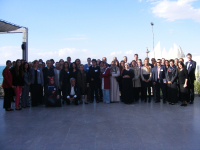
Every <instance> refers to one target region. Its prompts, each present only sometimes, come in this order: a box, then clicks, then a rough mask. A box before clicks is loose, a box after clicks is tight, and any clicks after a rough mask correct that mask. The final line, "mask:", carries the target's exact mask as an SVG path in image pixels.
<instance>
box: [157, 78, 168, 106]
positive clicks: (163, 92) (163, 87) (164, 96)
mask: <svg viewBox="0 0 200 150" xmlns="http://www.w3.org/2000/svg"><path fill="white" fill-rule="evenodd" d="M155 87H156V100H157V101H160V89H161V90H162V94H163V102H165V101H166V86H165V84H164V83H163V82H162V81H161V80H158V81H157V82H156V85H155Z"/></svg>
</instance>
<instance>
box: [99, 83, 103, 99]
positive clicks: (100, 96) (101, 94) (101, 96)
mask: <svg viewBox="0 0 200 150" xmlns="http://www.w3.org/2000/svg"><path fill="white" fill-rule="evenodd" d="M98 87H99V88H98V91H99V98H100V100H102V101H103V93H102V89H101V83H99V85H98Z"/></svg>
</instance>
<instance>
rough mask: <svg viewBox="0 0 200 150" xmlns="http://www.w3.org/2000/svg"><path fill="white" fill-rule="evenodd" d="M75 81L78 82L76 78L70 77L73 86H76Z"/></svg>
mask: <svg viewBox="0 0 200 150" xmlns="http://www.w3.org/2000/svg"><path fill="white" fill-rule="evenodd" d="M75 83H76V79H74V78H70V84H71V85H72V86H74V85H75Z"/></svg>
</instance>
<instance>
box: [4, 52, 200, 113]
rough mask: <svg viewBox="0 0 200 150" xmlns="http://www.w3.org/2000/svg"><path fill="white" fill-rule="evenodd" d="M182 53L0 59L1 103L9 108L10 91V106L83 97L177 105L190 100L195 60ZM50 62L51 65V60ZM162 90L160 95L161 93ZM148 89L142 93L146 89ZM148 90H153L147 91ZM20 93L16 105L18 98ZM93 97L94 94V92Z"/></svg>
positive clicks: (79, 100) (75, 100)
mask: <svg viewBox="0 0 200 150" xmlns="http://www.w3.org/2000/svg"><path fill="white" fill-rule="evenodd" d="M187 59H188V61H187V62H186V63H185V64H184V59H183V58H180V59H175V60H172V59H171V60H165V59H164V58H162V59H157V60H155V59H154V58H152V59H151V63H149V58H145V60H144V61H143V62H142V60H141V59H138V54H135V55H134V60H132V61H131V62H130V63H128V61H127V57H126V56H124V57H123V60H122V61H120V62H119V61H118V60H117V58H116V57H114V58H113V60H112V62H111V64H108V63H107V59H106V57H103V58H102V60H99V59H98V60H96V59H91V58H87V64H85V65H83V64H81V60H80V59H76V60H75V62H71V57H67V61H64V60H63V59H61V60H60V61H59V62H56V63H55V62H54V60H53V59H51V60H47V61H46V64H45V63H44V62H43V60H42V59H39V60H35V61H33V62H29V63H28V62H26V61H25V60H19V59H18V60H16V61H15V62H11V61H10V60H8V61H6V67H5V69H4V70H3V73H2V74H3V84H2V87H3V89H4V105H3V107H4V108H5V110H6V111H12V110H13V109H12V108H11V101H12V100H13V97H14V96H15V109H16V110H21V109H22V108H26V107H30V104H29V95H31V106H32V107H34V106H38V105H40V104H42V105H43V104H44V105H45V106H59V107H61V106H62V104H64V103H66V104H67V105H70V104H71V103H74V104H75V105H79V104H82V103H83V97H84V103H85V104H88V102H90V103H93V102H94V100H96V103H99V102H104V103H106V104H108V103H110V102H119V101H122V102H124V103H125V104H131V103H133V102H137V101H139V99H140V98H141V101H145V102H151V99H152V97H153V99H154V100H155V102H156V103H159V102H160V101H161V97H162V99H163V103H166V102H169V104H171V105H174V104H175V103H177V102H178V101H179V100H180V101H182V104H181V106H187V103H188V102H190V103H191V104H193V101H194V80H195V69H196V62H195V61H193V60H192V55H191V54H190V53H188V54H187ZM54 64H55V66H54ZM161 91H162V96H161V94H160V93H161ZM147 93H148V94H147ZM152 93H153V94H152ZM20 97H21V107H20V106H19V104H20ZM94 97H95V98H94Z"/></svg>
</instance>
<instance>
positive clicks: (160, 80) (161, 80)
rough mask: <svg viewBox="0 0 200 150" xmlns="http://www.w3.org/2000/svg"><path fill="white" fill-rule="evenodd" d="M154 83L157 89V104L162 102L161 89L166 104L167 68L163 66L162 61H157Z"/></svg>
mask: <svg viewBox="0 0 200 150" xmlns="http://www.w3.org/2000/svg"><path fill="white" fill-rule="evenodd" d="M152 81H153V85H154V87H155V89H156V103H159V102H160V89H161V90H162V93H163V103H166V88H165V84H166V83H167V82H166V77H165V67H164V66H161V60H160V59H157V66H155V67H154V68H153V71H152Z"/></svg>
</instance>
